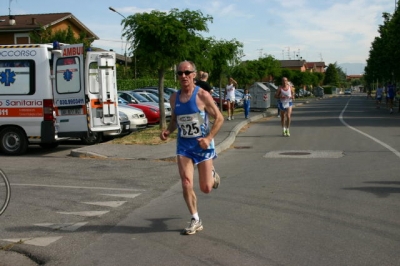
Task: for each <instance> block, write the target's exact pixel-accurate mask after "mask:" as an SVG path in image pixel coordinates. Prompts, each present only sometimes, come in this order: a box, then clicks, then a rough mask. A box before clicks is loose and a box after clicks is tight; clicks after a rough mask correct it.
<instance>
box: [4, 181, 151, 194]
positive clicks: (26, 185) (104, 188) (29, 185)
mask: <svg viewBox="0 0 400 266" xmlns="http://www.w3.org/2000/svg"><path fill="white" fill-rule="evenodd" d="M11 186H25V187H51V188H72V189H98V190H120V191H138V192H139V191H145V190H144V189H135V188H112V187H80V186H58V185H40V184H15V183H13V184H11Z"/></svg>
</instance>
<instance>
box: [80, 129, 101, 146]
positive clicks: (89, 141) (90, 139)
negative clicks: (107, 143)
mask: <svg viewBox="0 0 400 266" xmlns="http://www.w3.org/2000/svg"><path fill="white" fill-rule="evenodd" d="M102 140H103V134H102V133H101V132H91V131H90V132H88V134H87V136H85V137H82V138H81V141H82V142H83V144H85V145H94V144H97V143H100V142H101V141H102Z"/></svg>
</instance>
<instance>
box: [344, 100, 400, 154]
mask: <svg viewBox="0 0 400 266" xmlns="http://www.w3.org/2000/svg"><path fill="white" fill-rule="evenodd" d="M350 101H351V98H350V99H349V101H348V102H347V104H346V106H345V107H344V108H343V110H342V112H341V113H340V115H339V120H340V122H342V124H343V125H345V126H346V127H348V128H350V129H351V130H354V131H356V132H358V133H360V134H362V135H364V136H366V137H367V138H370V139H372V140H373V141H375V142H376V143H378V144H380V145H382V146H383V147H385V148H386V149H388V150H389V151H391V152H393V153H394V154H395V155H396V156H397V157H399V158H400V152H398V151H397V150H396V149H394V148H393V147H391V146H389V145H388V144H386V143H384V142H382V141H380V140H379V139H376V138H374V137H372V136H370V135H368V134H367V133H364V132H362V131H361V130H358V129H357V128H355V127H352V126H350V125H349V124H347V123H346V122H345V121H344V119H343V114H344V112H345V111H346V109H347V106H348V105H349V103H350Z"/></svg>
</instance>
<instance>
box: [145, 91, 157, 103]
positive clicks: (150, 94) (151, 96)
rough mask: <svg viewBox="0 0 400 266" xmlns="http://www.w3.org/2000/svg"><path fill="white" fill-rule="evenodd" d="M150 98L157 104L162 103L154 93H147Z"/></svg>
mask: <svg viewBox="0 0 400 266" xmlns="http://www.w3.org/2000/svg"><path fill="white" fill-rule="evenodd" d="M146 95H147V96H148V97H150V98H152V99H153V100H154V101H155V102H157V103H158V102H160V98H158V96H157V95H155V94H152V93H147V94H146Z"/></svg>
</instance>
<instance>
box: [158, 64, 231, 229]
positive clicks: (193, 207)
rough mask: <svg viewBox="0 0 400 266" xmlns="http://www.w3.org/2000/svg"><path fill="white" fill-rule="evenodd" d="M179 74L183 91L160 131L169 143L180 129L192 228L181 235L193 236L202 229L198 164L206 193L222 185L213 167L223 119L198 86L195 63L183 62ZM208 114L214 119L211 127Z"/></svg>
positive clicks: (185, 193)
mask: <svg viewBox="0 0 400 266" xmlns="http://www.w3.org/2000/svg"><path fill="white" fill-rule="evenodd" d="M177 73H178V78H179V82H180V84H181V90H179V91H178V92H175V93H174V94H172V96H171V98H170V103H171V107H172V117H171V121H170V122H169V125H168V128H167V129H164V130H162V131H161V134H160V138H161V139H162V140H166V139H167V138H168V136H169V135H170V134H171V133H172V132H173V131H174V130H175V129H176V128H178V138H177V142H176V143H177V152H176V153H177V161H178V169H179V175H180V177H181V182H182V189H183V197H184V199H185V202H186V205H187V207H188V209H189V212H190V214H191V215H192V217H191V220H190V225H189V226H188V227H186V228H185V229H184V230H183V232H182V233H183V234H187V235H191V234H195V233H196V232H197V231H200V230H203V224H202V221H201V219H200V217H199V213H198V210H197V197H196V194H195V192H194V189H193V179H194V165H197V169H198V173H199V183H200V190H201V191H202V192H203V193H210V192H211V190H212V189H213V188H214V189H215V188H217V187H218V186H219V183H220V177H219V175H218V174H217V173H216V172H215V169H214V166H213V159H215V158H216V157H217V154H216V151H215V144H214V137H215V135H216V134H217V133H218V131H219V130H220V128H221V126H222V124H223V122H224V117H223V116H222V114H221V112H220V111H219V109H218V106H216V105H215V103H214V101H213V99H212V97H211V95H210V93H209V92H207V91H205V90H202V89H201V88H200V87H198V86H196V85H195V83H194V78H195V76H196V66H195V64H194V63H193V62H190V61H183V62H181V63H180V64H179V66H178V72H177ZM209 115H210V116H211V117H213V118H214V119H215V121H214V123H213V125H212V127H211V128H210V126H209V120H208V119H209V118H208V116H209Z"/></svg>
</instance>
